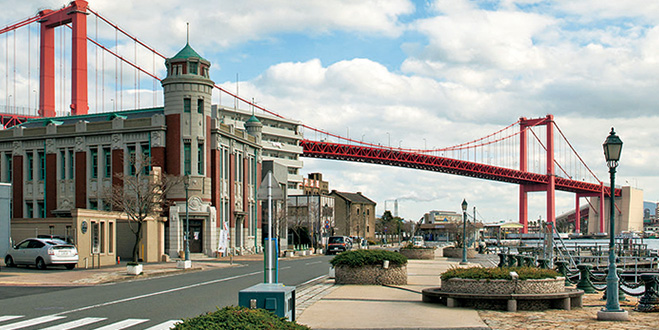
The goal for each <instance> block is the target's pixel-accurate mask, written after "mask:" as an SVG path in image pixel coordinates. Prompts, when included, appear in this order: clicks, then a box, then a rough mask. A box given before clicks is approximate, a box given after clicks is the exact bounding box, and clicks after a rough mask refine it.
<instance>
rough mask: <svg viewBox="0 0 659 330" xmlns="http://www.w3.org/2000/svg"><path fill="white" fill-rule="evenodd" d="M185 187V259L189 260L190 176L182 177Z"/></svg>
mask: <svg viewBox="0 0 659 330" xmlns="http://www.w3.org/2000/svg"><path fill="white" fill-rule="evenodd" d="M183 186H184V187H185V261H189V260H190V217H189V212H188V188H190V176H189V175H186V176H185V178H183Z"/></svg>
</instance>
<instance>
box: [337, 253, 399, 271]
mask: <svg viewBox="0 0 659 330" xmlns="http://www.w3.org/2000/svg"><path fill="white" fill-rule="evenodd" d="M385 260H389V265H391V266H402V265H406V264H407V258H406V257H405V256H404V255H402V254H400V253H398V252H392V251H387V250H355V251H347V252H343V253H341V254H339V255H337V256H336V257H334V258H333V259H332V260H330V263H331V264H332V266H334V267H336V266H348V267H362V266H368V265H370V266H376V265H382V262H383V261H385Z"/></svg>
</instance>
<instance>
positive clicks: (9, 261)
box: [5, 256, 16, 267]
mask: <svg viewBox="0 0 659 330" xmlns="http://www.w3.org/2000/svg"><path fill="white" fill-rule="evenodd" d="M5 265H7V267H16V264H15V263H14V258H12V257H11V256H6V257H5Z"/></svg>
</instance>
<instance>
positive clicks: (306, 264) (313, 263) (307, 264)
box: [304, 261, 322, 266]
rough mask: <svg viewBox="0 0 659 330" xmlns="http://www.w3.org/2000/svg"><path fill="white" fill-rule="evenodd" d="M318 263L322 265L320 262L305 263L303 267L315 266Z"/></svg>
mask: <svg viewBox="0 0 659 330" xmlns="http://www.w3.org/2000/svg"><path fill="white" fill-rule="evenodd" d="M319 263H322V261H314V262H307V263H305V264H304V265H305V266H309V265H315V264H319Z"/></svg>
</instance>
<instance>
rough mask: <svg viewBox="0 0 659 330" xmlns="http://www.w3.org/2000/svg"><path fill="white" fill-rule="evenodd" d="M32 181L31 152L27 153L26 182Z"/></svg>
mask: <svg viewBox="0 0 659 330" xmlns="http://www.w3.org/2000/svg"><path fill="white" fill-rule="evenodd" d="M32 179H34V154H33V153H32V152H31V151H28V152H27V181H32Z"/></svg>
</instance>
